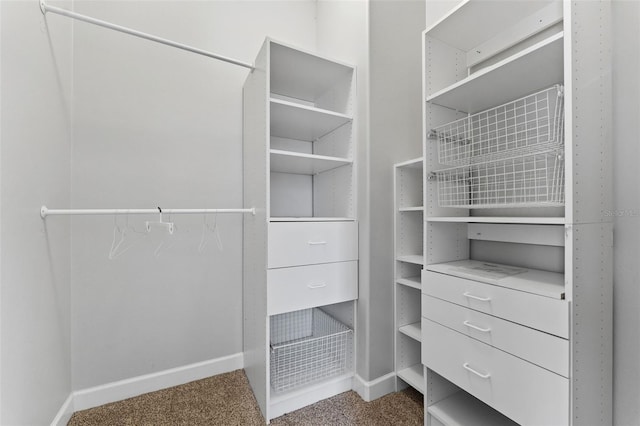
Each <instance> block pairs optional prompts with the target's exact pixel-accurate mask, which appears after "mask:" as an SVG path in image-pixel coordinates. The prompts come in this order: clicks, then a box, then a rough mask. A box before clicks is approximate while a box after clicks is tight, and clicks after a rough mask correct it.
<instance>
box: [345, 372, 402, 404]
mask: <svg viewBox="0 0 640 426" xmlns="http://www.w3.org/2000/svg"><path fill="white" fill-rule="evenodd" d="M353 390H355V391H356V392H357V393H358V395H360V398H362V399H364V400H365V401H367V402H369V401H373V400H374V399H378V398H380V397H381V396H385V395H386V394H388V393H391V392H395V391H396V375H395V373H389V374H385V375H384V376H381V377H378V378H377V379H375V380H371V381H370V382H367V381H365V380H364V379H363V378H362V377H360V376H358V375H357V374H356V376H355V377H354V378H353Z"/></svg>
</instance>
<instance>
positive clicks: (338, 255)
mask: <svg viewBox="0 0 640 426" xmlns="http://www.w3.org/2000/svg"><path fill="white" fill-rule="evenodd" d="M268 251H269V262H268V264H269V268H283V267H288V266H301V265H311V264H317V263H329V262H341V261H349V260H358V224H357V223H356V222H304V223H296V222H277V223H270V224H269V248H268Z"/></svg>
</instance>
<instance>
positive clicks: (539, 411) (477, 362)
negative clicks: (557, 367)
mask: <svg viewBox="0 0 640 426" xmlns="http://www.w3.org/2000/svg"><path fill="white" fill-rule="evenodd" d="M422 330H423V332H424V339H425V342H432V343H431V344H423V347H422V362H423V363H424V364H425V365H426V366H427V367H428V368H430V369H432V370H434V371H436V372H437V373H438V374H440V375H442V376H444V377H446V378H447V379H448V380H449V381H451V382H453V383H454V384H455V385H457V386H459V387H461V388H462V389H464V390H466V391H467V392H469V393H470V394H471V395H473V396H475V397H476V398H478V399H480V400H481V401H483V402H485V403H487V404H489V405H491V406H492V407H493V408H495V409H496V410H498V411H500V412H501V413H502V414H504V415H506V416H507V417H509V418H511V419H512V420H514V421H516V422H517V423H520V424H523V425H564V424H567V423H568V422H569V406H568V404H567V401H568V400H569V380H568V379H567V378H564V377H562V376H559V375H557V374H555V373H552V372H550V371H548V370H545V369H544V368H540V367H538V366H536V365H533V364H531V363H529V362H527V361H524V360H522V359H520V358H517V357H515V356H513V355H509V354H508V353H506V352H503V351H501V350H499V349H496V348H494V347H492V346H489V345H487V344H485V343H482V342H480V341H477V340H475V339H472V338H470V337H467V336H465V335H463V334H460V333H458V332H456V331H453V330H451V329H449V328H447V327H444V326H442V325H440V324H437V323H435V322H433V321H430V320H428V319H423V320H422ZM433 342H437V343H436V344H434V343H433Z"/></svg>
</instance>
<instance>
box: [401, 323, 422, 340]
mask: <svg viewBox="0 0 640 426" xmlns="http://www.w3.org/2000/svg"><path fill="white" fill-rule="evenodd" d="M398 331H399V332H400V333H402V334H404V335H406V336H409V337H411V338H412V339H413V340H417V341H418V342H422V324H421V322H420V321H418V322H416V323H413V324H407V325H403V326H402V327H400V328H398Z"/></svg>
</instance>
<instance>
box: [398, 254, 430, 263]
mask: <svg viewBox="0 0 640 426" xmlns="http://www.w3.org/2000/svg"><path fill="white" fill-rule="evenodd" d="M396 260H398V261H400V262H407V263H415V264H416V265H424V256H422V255H421V254H406V255H404V256H398V257H397V258H396Z"/></svg>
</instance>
